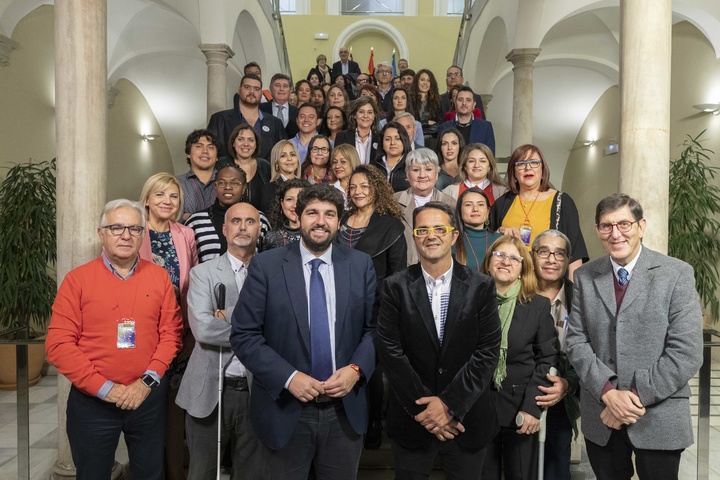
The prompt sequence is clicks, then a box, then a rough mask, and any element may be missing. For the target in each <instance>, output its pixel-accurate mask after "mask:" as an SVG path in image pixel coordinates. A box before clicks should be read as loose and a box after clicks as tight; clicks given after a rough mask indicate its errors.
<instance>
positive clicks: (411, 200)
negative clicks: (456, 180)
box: [393, 188, 457, 265]
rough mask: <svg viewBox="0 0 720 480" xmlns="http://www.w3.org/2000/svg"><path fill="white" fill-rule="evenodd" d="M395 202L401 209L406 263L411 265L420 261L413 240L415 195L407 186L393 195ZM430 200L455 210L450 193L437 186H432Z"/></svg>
mask: <svg viewBox="0 0 720 480" xmlns="http://www.w3.org/2000/svg"><path fill="white" fill-rule="evenodd" d="M393 198H394V199H395V201H396V202H398V203H399V204H400V207H401V208H402V210H403V218H402V222H403V226H404V227H405V243H406V244H407V263H408V265H412V264H413V263H417V262H419V261H420V259H419V258H418V254H417V249H416V248H415V240H413V232H412V231H413V211H414V210H415V197H414V196H413V193H412V189H411V188H408V189H407V190H405V191H404V192H397V193H396V194H395V195H393ZM430 201H431V202H443V203H444V204H446V205H449V206H450V207H451V208H452V209H453V210H455V205H456V203H457V202H456V201H455V199H454V198H452V197H451V196H450V195H447V194H445V193H443V192H441V191H440V190H438V189H437V188H433V193H432V197H430Z"/></svg>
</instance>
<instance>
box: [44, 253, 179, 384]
mask: <svg viewBox="0 0 720 480" xmlns="http://www.w3.org/2000/svg"><path fill="white" fill-rule="evenodd" d="M52 311H53V313H52V317H51V319H50V326H49V327H48V335H47V340H46V341H45V349H46V351H47V356H48V360H49V361H50V362H51V363H53V364H54V365H55V367H57V369H58V371H59V372H60V373H62V374H63V375H65V376H66V377H67V378H68V380H70V381H71V382H72V383H73V385H75V387H76V388H78V389H79V390H81V391H82V392H84V393H86V394H87V395H93V396H94V395H96V394H97V392H98V390H100V387H102V386H103V384H105V382H106V381H107V380H111V381H113V382H115V383H119V384H122V385H129V384H130V383H132V382H134V381H135V380H137V379H138V378H140V377H141V376H142V375H143V373H144V372H145V371H146V370H154V371H156V372H157V373H158V375H160V376H161V377H162V376H163V375H164V374H165V370H167V368H168V366H169V365H170V362H172V360H173V359H174V358H175V355H176V354H177V352H178V351H179V350H180V346H181V343H182V342H181V333H182V318H181V317H180V309H179V308H178V304H177V300H175V292H174V291H173V286H172V283H171V282H170V277H169V276H168V274H167V272H166V271H165V269H164V268H162V267H159V266H157V265H155V264H153V263H151V262H148V261H147V260H142V259H140V260H139V263H138V265H137V268H136V270H135V273H133V275H131V276H130V277H129V278H127V279H126V280H122V279H120V278H118V277H117V276H115V275H114V274H113V273H112V272H111V271H110V270H108V268H107V267H106V266H105V264H104V263H103V260H102V258H96V259H95V260H93V261H91V262H89V263H86V264H85V265H82V266H80V267H78V268H76V269H74V270H72V271H71V272H70V273H68V274H67V275H66V276H65V279H64V280H63V282H62V284H61V285H60V289H59V290H58V293H57V296H56V297H55V303H54V304H53V308H52ZM123 319H128V320H133V321H134V322H135V347H134V348H117V344H118V323H119V322H120V321H122V320H123Z"/></svg>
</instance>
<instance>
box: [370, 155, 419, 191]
mask: <svg viewBox="0 0 720 480" xmlns="http://www.w3.org/2000/svg"><path fill="white" fill-rule="evenodd" d="M405 157H407V153H406V154H404V155H403V156H402V157H400V160H398V162H397V163H396V164H395V166H394V167H393V168H392V170H391V171H390V172H388V170H387V167H386V166H385V162H384V161H383V157H378V158H375V159H374V160H373V161H372V162H370V163H371V164H372V165H374V166H376V167H377V168H378V170H380V171H381V172H382V174H383V175H385V178H387V179H388V182H390V187H391V188H392V189H393V192H402V191H403V190H407V189H408V188H410V182H409V181H408V179H407V172H406V171H405V165H406V164H405Z"/></svg>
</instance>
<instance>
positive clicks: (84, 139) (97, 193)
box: [51, 0, 107, 479]
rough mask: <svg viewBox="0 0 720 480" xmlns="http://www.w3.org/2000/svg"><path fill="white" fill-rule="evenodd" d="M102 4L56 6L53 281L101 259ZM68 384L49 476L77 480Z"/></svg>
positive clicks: (65, 1) (64, 1) (60, 0)
mask: <svg viewBox="0 0 720 480" xmlns="http://www.w3.org/2000/svg"><path fill="white" fill-rule="evenodd" d="M106 82H107V0H56V1H55V99H56V100H55V135H56V138H57V140H56V141H57V147H56V151H57V248H58V260H57V273H58V284H60V282H61V281H62V279H63V277H64V276H65V274H67V273H68V272H69V271H70V270H72V269H73V268H75V267H77V266H79V265H81V264H83V263H86V262H88V261H90V260H92V259H93V258H95V257H96V256H97V255H98V254H99V242H98V237H97V234H96V233H95V232H96V230H97V219H98V216H99V214H100V212H101V211H102V207H103V206H104V204H105V202H106V179H105V177H106V170H107V168H106V161H107V158H106V157H107V142H106V130H107V118H106V117H107V99H106V96H107V93H106ZM69 391H70V383H69V382H68V380H67V379H66V378H65V377H64V376H62V375H58V437H59V438H58V459H57V461H56V462H55V467H54V473H53V474H52V477H51V478H54V479H60V478H68V477H71V478H74V476H75V466H74V465H73V461H72V456H71V455H70V445H69V443H68V441H67V434H66V429H65V422H66V416H65V410H66V407H67V396H68V393H69Z"/></svg>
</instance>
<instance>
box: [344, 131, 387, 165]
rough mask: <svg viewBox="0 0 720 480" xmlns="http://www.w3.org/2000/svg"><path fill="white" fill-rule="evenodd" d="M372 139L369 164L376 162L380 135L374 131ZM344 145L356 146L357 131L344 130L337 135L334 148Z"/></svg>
mask: <svg viewBox="0 0 720 480" xmlns="http://www.w3.org/2000/svg"><path fill="white" fill-rule="evenodd" d="M370 137H371V138H370V156H369V157H368V162H367V163H368V164H371V163H373V162H374V160H375V155H376V154H377V149H378V145H379V144H380V134H379V133H377V132H375V131H373V132H372V133H371V135H370ZM344 144H348V145H352V146H353V147H354V146H355V130H343V131H342V132H338V133H337V135H335V145H333V148H335V147H337V146H338V145H344Z"/></svg>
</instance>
